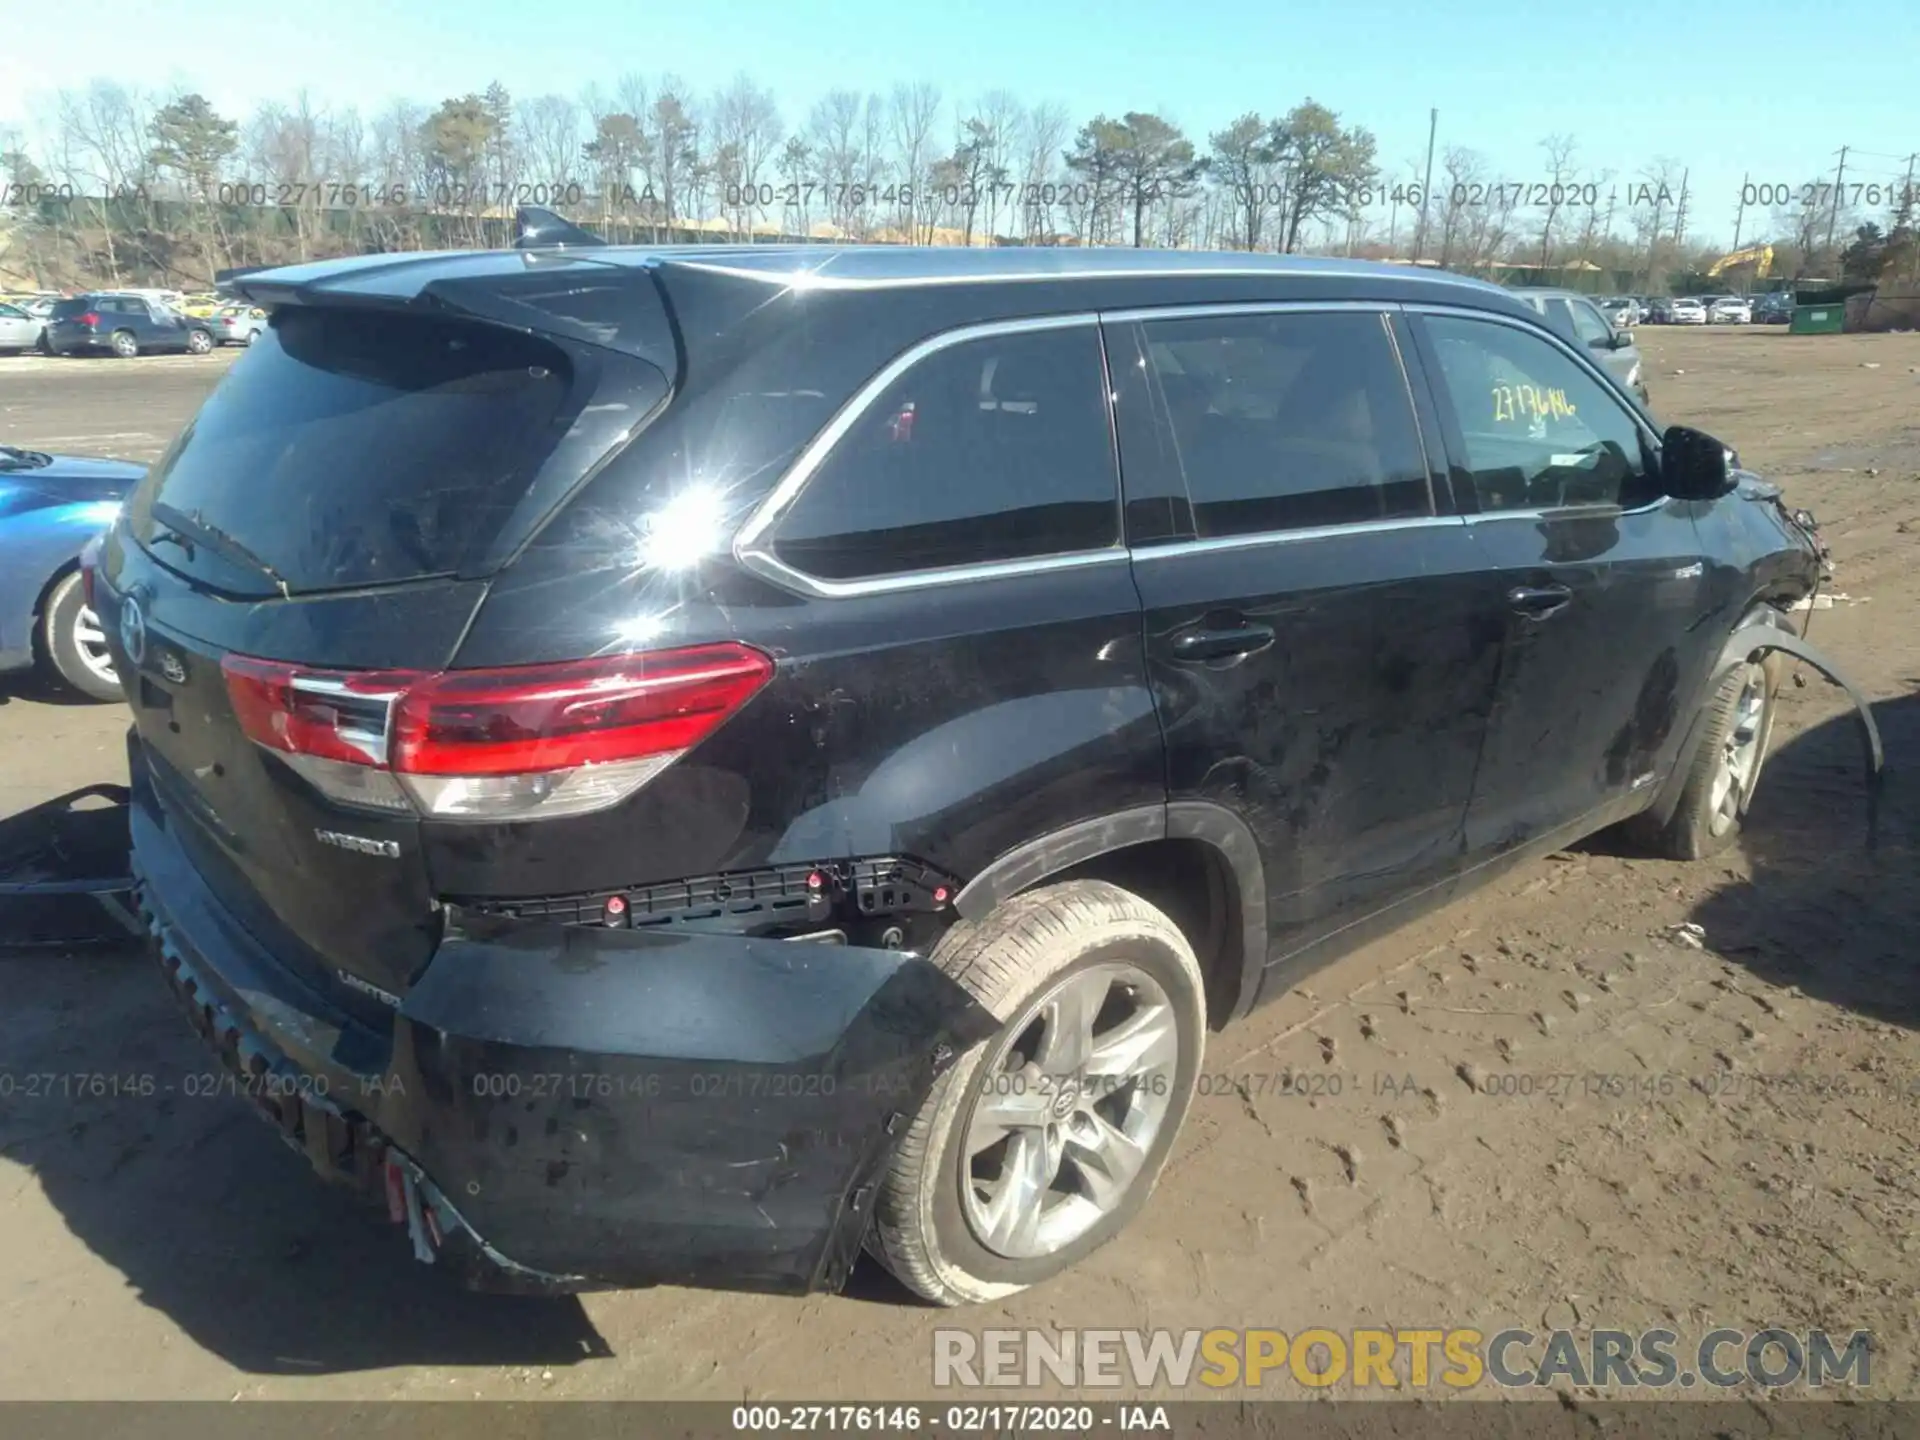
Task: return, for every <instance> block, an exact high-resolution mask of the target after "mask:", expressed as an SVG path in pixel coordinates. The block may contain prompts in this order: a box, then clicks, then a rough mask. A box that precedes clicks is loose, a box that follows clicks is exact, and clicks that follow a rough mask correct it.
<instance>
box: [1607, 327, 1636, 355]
mask: <svg viewBox="0 0 1920 1440" xmlns="http://www.w3.org/2000/svg"><path fill="white" fill-rule="evenodd" d="M1611 344H1612V348H1613V349H1615V350H1624V349H1626V348H1627V347H1628V346H1629V345H1631V344H1633V332H1632V331H1631V330H1616V331H1614V332H1613V340H1612V342H1611Z"/></svg>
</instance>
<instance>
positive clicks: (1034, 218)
mask: <svg viewBox="0 0 1920 1440" xmlns="http://www.w3.org/2000/svg"><path fill="white" fill-rule="evenodd" d="M1072 134H1073V122H1072V121H1071V120H1069V119H1068V118H1067V112H1066V110H1065V109H1064V108H1063V107H1061V106H1059V105H1036V106H1035V107H1034V108H1033V109H1032V110H1030V111H1028V112H1027V123H1026V127H1025V131H1024V135H1023V140H1024V144H1023V145H1022V147H1021V148H1022V150H1023V152H1024V155H1025V159H1024V162H1023V164H1022V165H1021V168H1020V182H1019V183H1020V194H1019V196H1018V197H1017V198H1018V199H1019V201H1020V205H1021V209H1022V211H1023V214H1022V215H1021V219H1020V223H1021V229H1022V233H1023V234H1024V236H1025V237H1026V239H1027V242H1028V243H1029V244H1032V243H1034V242H1035V241H1038V242H1039V243H1040V244H1043V245H1051V244H1053V243H1054V233H1055V229H1056V227H1055V226H1054V223H1053V206H1054V201H1053V199H1052V198H1050V196H1051V195H1052V194H1053V193H1054V192H1053V191H1052V189H1051V187H1052V185H1053V181H1054V179H1055V178H1056V177H1057V176H1058V175H1059V174H1060V171H1061V166H1062V164H1063V162H1064V159H1065V156H1066V148H1067V139H1068V137H1069V136H1070V135H1072Z"/></svg>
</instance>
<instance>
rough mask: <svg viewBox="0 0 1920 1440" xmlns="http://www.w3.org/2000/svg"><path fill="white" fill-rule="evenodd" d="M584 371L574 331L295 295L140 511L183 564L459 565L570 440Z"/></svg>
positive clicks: (143, 492) (200, 419)
mask: <svg viewBox="0 0 1920 1440" xmlns="http://www.w3.org/2000/svg"><path fill="white" fill-rule="evenodd" d="M136 303H138V302H136ZM572 379H573V376H572V369H571V362H570V360H569V358H568V355H567V353H566V352H565V351H564V350H562V349H561V348H560V347H559V346H557V345H555V344H552V343H550V342H548V341H545V340H541V339H539V338H536V337H533V336H530V335H527V334H525V333H522V332H518V331H514V330H508V329H505V328H503V327H499V326H491V325H480V324H473V323H470V322H466V321H460V320H452V319H442V318H435V317H422V316H419V315H411V314H405V315H403V314H393V313H386V312H379V311H366V310H359V311H351V310H343V309H334V310H329V309H323V308H319V309H310V308H305V307H299V306H289V307H285V308H283V309H282V310H281V311H280V313H279V314H278V315H277V316H276V317H275V319H274V322H273V324H272V325H271V326H270V327H269V328H267V329H266V330H265V331H263V333H262V334H261V336H260V338H259V340H258V342H257V343H256V344H255V345H254V346H253V347H252V348H251V349H249V350H248V352H247V354H246V357H245V359H244V360H243V361H242V362H241V363H240V364H237V365H235V366H234V367H233V369H232V371H230V372H229V374H228V375H227V377H226V379H225V380H224V381H223V382H222V383H221V385H220V386H219V388H218V389H216V390H215V391H214V393H213V395H212V396H211V397H210V398H209V399H208V401H207V403H206V405H205V406H204V407H203V408H202V409H201V411H200V413H199V414H198V415H197V416H196V417H195V418H194V419H193V421H192V422H191V423H189V424H188V426H187V427H186V429H185V430H183V431H182V432H181V434H180V436H179V437H178V438H177V439H176V440H175V442H174V445H173V447H172V448H171V449H170V450H169V451H168V452H167V454H166V455H165V456H163V457H162V459H161V461H160V463H159V464H158V465H156V466H155V467H154V469H153V471H152V472H151V473H150V474H149V476H148V477H147V479H146V481H145V482H143V484H142V485H141V486H140V488H139V490H138V491H137V492H136V494H135V496H134V499H133V502H132V504H131V506H130V507H129V509H130V515H129V518H130V520H131V522H132V525H133V527H134V533H135V535H136V536H137V538H139V539H140V540H141V542H142V543H143V544H146V545H147V546H148V547H149V548H153V547H154V546H155V545H156V544H158V545H162V546H163V547H164V548H162V549H160V550H157V551H156V554H158V555H159V556H160V558H162V559H163V560H164V561H165V562H166V563H168V564H170V565H182V564H183V562H185V568H188V569H189V571H190V572H191V573H199V569H198V567H199V566H200V562H201V559H202V558H203V557H202V552H208V556H209V563H214V562H218V564H219V565H220V566H221V567H222V570H221V573H220V575H219V576H216V575H215V574H212V573H209V574H208V575H207V576H206V578H208V579H209V580H210V581H211V582H212V583H216V584H218V583H222V580H223V579H225V577H226V574H227V573H228V572H231V570H232V569H233V567H234V565H236V564H238V565H239V567H240V568H241V570H242V571H245V570H249V569H251V570H252V571H253V572H254V574H253V575H252V576H251V577H250V578H251V579H252V580H255V581H257V580H259V579H260V578H261V577H262V576H266V577H268V578H269V579H270V580H272V581H273V582H274V584H270V585H269V586H268V588H269V589H272V588H275V585H277V584H278V583H279V582H284V584H285V587H286V589H287V590H288V591H313V590H327V589H339V588H348V587H357V586H365V585H380V584H390V583H394V582H398V581H405V580H412V579H418V578H422V577H425V576H429V575H435V574H441V573H446V572H451V571H454V570H456V569H457V568H459V566H460V564H461V562H462V559H463V557H465V556H466V554H467V553H468V551H469V549H470V548H471V547H473V546H475V545H477V544H480V543H483V542H484V541H485V539H486V538H488V537H489V536H490V535H491V534H492V533H493V531H494V530H495V529H496V528H498V526H499V525H500V523H501V522H502V520H503V519H504V517H505V516H506V515H507V514H508V513H510V512H511V510H512V509H513V507H514V505H515V504H516V503H517V502H518V501H519V500H520V499H521V498H522V496H523V494H524V493H525V491H526V489H527V486H528V484H529V482H530V480H531V478H532V477H533V476H534V474H535V473H536V472H537V471H538V470H539V468H540V466H541V465H542V463H543V462H544V461H545V460H546V458H547V457H548V456H549V455H550V454H551V453H552V452H553V450H554V448H555V446H556V445H557V444H559V443H560V441H561V440H562V437H563V436H564V435H565V433H566V431H567V429H568V425H569V422H570V418H571V414H570V408H569V391H570V388H571V386H572ZM662 387H663V389H664V380H662ZM575 408H577V407H575ZM169 536H171V537H172V538H171V539H169V538H168V537H169ZM196 536H197V537H198V543H197V544H196V543H194V542H195V537H196ZM182 541H184V542H185V543H182Z"/></svg>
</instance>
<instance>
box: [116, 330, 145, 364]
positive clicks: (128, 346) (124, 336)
mask: <svg viewBox="0 0 1920 1440" xmlns="http://www.w3.org/2000/svg"><path fill="white" fill-rule="evenodd" d="M111 341H112V344H113V353H114V354H115V355H117V356H119V357H120V358H121V359H122V360H131V359H132V358H133V357H134V356H136V355H138V354H139V353H140V342H139V341H138V340H136V339H134V338H133V332H132V331H131V330H116V331H114V332H113V335H112V337H111Z"/></svg>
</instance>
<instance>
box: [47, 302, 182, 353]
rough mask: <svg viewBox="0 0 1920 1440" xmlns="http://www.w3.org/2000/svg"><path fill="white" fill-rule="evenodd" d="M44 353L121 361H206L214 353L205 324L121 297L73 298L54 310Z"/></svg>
mask: <svg viewBox="0 0 1920 1440" xmlns="http://www.w3.org/2000/svg"><path fill="white" fill-rule="evenodd" d="M46 340H47V343H46V349H47V351H48V352H49V353H50V354H54V355H88V354H101V353H103V352H104V353H108V354H113V355H118V356H120V357H121V358H122V359H125V358H127V357H130V356H134V355H142V354H166V353H183V352H184V353H187V354H193V355H205V354H206V353H207V352H208V351H210V350H212V349H213V346H214V339H213V331H212V330H211V329H209V328H208V327H207V324H206V322H204V321H201V320H190V319H188V318H187V317H186V316H185V315H182V314H180V312H179V311H177V310H171V309H169V308H167V307H166V306H165V305H161V304H159V303H157V302H155V301H152V300H148V299H146V298H145V297H144V296H141V295H135V294H130V293H127V292H122V291H113V292H99V293H95V294H90V295H76V296H74V297H73V298H72V299H70V300H62V301H61V302H60V303H59V304H58V305H55V306H54V307H53V313H52V315H51V316H50V317H49V319H48V321H47V329H46Z"/></svg>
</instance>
